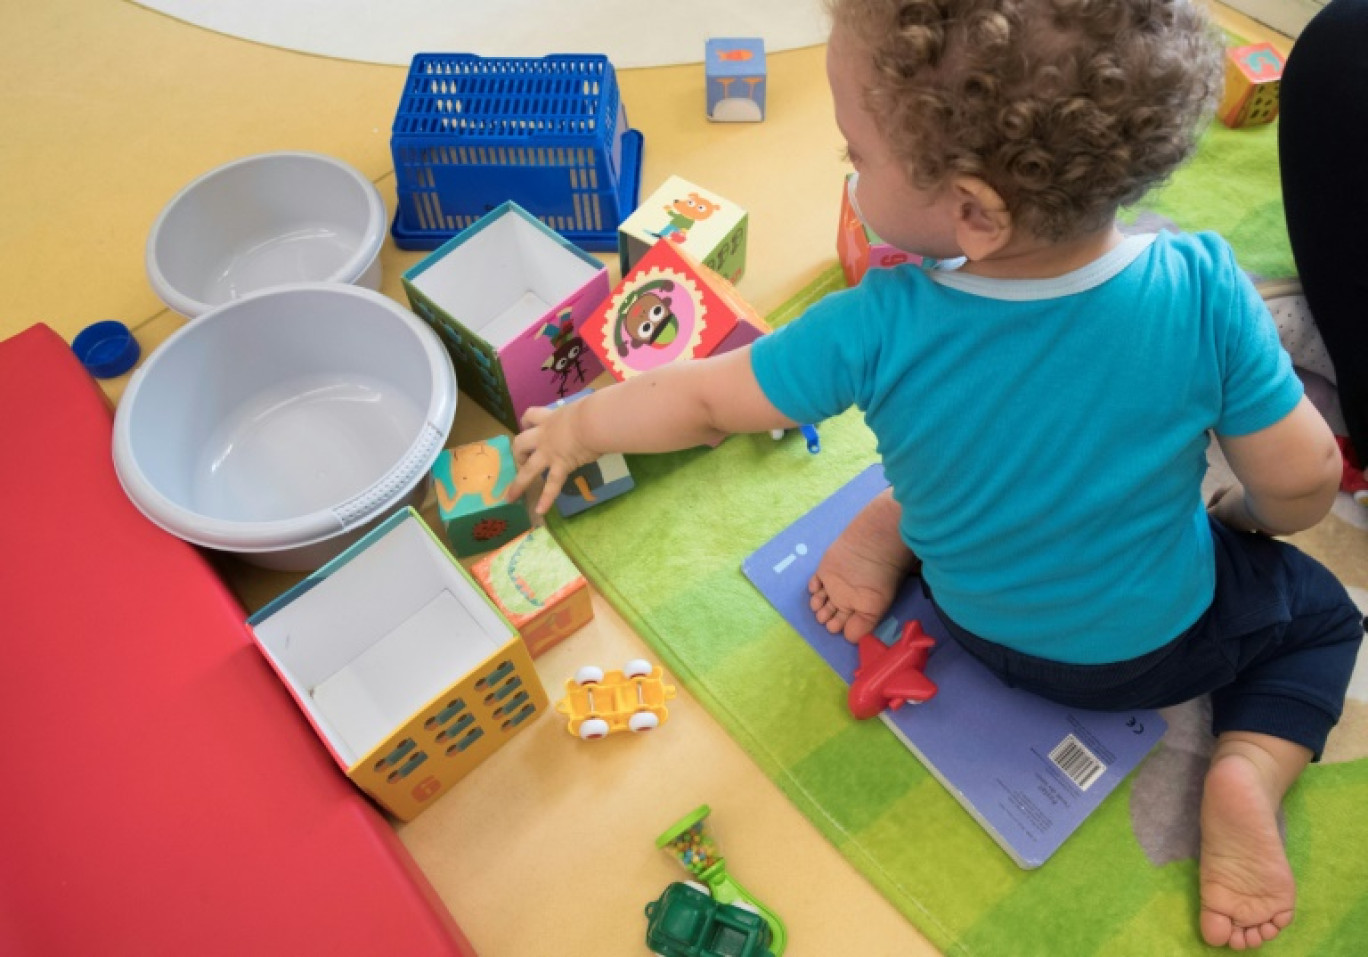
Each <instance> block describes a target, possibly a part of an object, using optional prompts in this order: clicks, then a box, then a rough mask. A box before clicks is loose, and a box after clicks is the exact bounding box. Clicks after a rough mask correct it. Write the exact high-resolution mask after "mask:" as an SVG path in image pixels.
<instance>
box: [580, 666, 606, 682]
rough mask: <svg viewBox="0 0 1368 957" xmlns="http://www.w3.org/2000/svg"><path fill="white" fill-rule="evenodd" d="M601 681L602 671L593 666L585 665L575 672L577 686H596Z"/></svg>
mask: <svg viewBox="0 0 1368 957" xmlns="http://www.w3.org/2000/svg"><path fill="white" fill-rule="evenodd" d="M602 680H603V669H602V668H595V667H594V666H593V665H585V666H584V667H583V668H581V669H580V670H579V671H576V672H575V684H577V685H596V684H598V683H599V682H600V681H602Z"/></svg>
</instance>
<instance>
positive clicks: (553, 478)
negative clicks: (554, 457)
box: [536, 466, 566, 515]
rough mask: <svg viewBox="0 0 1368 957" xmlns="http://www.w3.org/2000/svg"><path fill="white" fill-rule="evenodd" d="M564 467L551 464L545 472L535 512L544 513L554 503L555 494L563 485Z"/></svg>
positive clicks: (549, 509)
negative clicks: (544, 479) (549, 468)
mask: <svg viewBox="0 0 1368 957" xmlns="http://www.w3.org/2000/svg"><path fill="white" fill-rule="evenodd" d="M565 474H566V473H565V469H563V468H559V467H556V466H553V467H552V468H551V470H550V471H549V472H547V473H546V483H545V484H544V485H543V486H542V493H541V497H540V498H539V499H537V509H536V511H537V514H538V515H545V514H546V513H547V512H549V511H551V506H552V505H555V504H556V496H557V495H559V494H560V491H561V488H562V487H563V486H564V485H565Z"/></svg>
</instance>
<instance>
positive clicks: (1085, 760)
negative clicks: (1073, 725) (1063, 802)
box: [1050, 734, 1107, 791]
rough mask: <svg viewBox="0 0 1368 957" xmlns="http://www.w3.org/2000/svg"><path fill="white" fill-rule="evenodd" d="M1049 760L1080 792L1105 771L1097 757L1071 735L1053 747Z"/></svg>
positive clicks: (1086, 788) (1105, 767)
mask: <svg viewBox="0 0 1368 957" xmlns="http://www.w3.org/2000/svg"><path fill="white" fill-rule="evenodd" d="M1050 760H1051V761H1053V762H1054V763H1055V767H1057V768H1059V770H1061V771H1063V772H1064V773H1065V774H1067V775H1068V776H1069V780H1071V781H1073V783H1074V784H1076V785H1078V789H1079V790H1080V791H1086V790H1088V788H1090V787H1092V786H1093V784H1094V783H1096V781H1097V779H1098V778H1100V777H1101V776H1102V774H1103V772H1105V771H1106V770H1107V766H1106V765H1105V764H1103V763H1102V762H1101V761H1099V760H1097V755H1095V754H1093V753H1092V752H1091V751H1089V750H1088V749H1087V748H1085V747H1084V746H1083V742H1082V741H1079V740H1078V739H1077V738H1076V737H1074V736H1073V735H1072V734H1071V735H1069V736H1067V737H1066V738H1065V739H1064V740H1063V741H1061V742H1059V743H1058V744H1056V745H1055V746H1054V750H1052V751H1051V752H1050Z"/></svg>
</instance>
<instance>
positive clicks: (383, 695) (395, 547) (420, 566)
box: [247, 508, 547, 821]
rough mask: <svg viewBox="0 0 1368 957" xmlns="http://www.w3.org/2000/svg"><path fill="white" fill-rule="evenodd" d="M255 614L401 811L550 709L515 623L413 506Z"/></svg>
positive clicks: (350, 752) (281, 661)
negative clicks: (443, 544) (454, 556)
mask: <svg viewBox="0 0 1368 957" xmlns="http://www.w3.org/2000/svg"><path fill="white" fill-rule="evenodd" d="M247 623H248V625H249V626H250V627H251V629H252V632H253V634H254V635H255V637H256V642H257V645H258V647H259V648H260V649H261V652H262V654H264V655H265V656H266V659H267V660H268V661H269V662H270V664H271V666H272V667H273V668H274V669H275V671H276V673H277V674H278V675H279V676H280V679H281V680H282V681H284V682H285V685H286V687H287V688H289V690H290V694H291V695H293V696H294V699H295V701H296V702H298V704H299V706H300V708H301V709H303V711H304V713H305V715H306V716H307V717H308V719H309V722H310V723H311V724H312V725H313V726H314V730H316V731H317V732H318V735H319V737H321V738H322V739H323V743H324V744H325V745H326V746H327V748H328V750H329V751H330V752H331V753H332V755H333V757H334V758H335V759H336V760H337V763H338V764H339V765H340V766H341V768H342V769H343V771H345V772H346V774H347V777H349V778H350V779H351V780H352V781H353V782H354V783H355V784H356V785H357V786H358V787H360V788H361V789H362V790H363V791H365V792H366V793H367V794H369V795H370V796H371V797H372V798H374V799H375V801H376V802H377V803H378V804H380V805H381V806H382V807H384V808H385V809H386V810H388V811H389V812H390V813H391V814H393V815H394V816H395V817H397V818H399V819H400V820H401V821H409V820H412V819H413V818H415V817H417V816H418V814H419V813H421V812H422V811H423V810H424V809H425V808H426V807H427V806H428V805H429V804H431V803H432V800H433V799H434V798H436V797H437V796H438V795H440V794H442V793H443V792H444V791H446V790H447V789H448V788H450V787H451V786H452V785H453V784H455V783H456V782H457V781H459V780H460V779H461V778H463V777H465V775H467V774H469V773H470V772H471V771H472V770H473V769H474V768H475V767H476V765H478V764H479V763H480V762H481V761H483V760H484V759H485V758H487V757H489V755H491V754H492V753H494V752H495V751H497V750H498V749H499V748H500V747H502V746H503V745H504V744H505V743H507V741H508V740H509V739H510V738H511V737H512V736H513V735H515V734H517V733H518V732H519V731H521V730H522V729H523V728H525V727H527V724H528V722H529V720H530V719H531V718H533V717H535V716H537V715H539V714H541V713H542V712H543V711H545V710H546V704H547V700H546V692H545V690H544V689H543V688H542V685H541V682H540V680H538V678H537V673H536V671H535V670H534V669H533V667H532V659H531V657H530V656H529V655H528V653H527V647H526V646H525V645H524V644H523V642H522V641H521V640H520V639H519V637H518V632H517V630H516V629H515V628H514V627H513V625H512V624H511V623H510V622H509V621H508V619H507V618H505V617H504V616H503V615H502V614H501V613H500V612H499V610H498V609H497V608H496V607H495V606H494V605H493V604H492V603H491V602H490V601H489V599H488V598H487V597H486V595H485V594H484V592H483V591H482V590H481V588H480V586H479V585H478V584H476V582H475V580H474V579H472V578H471V577H470V575H469V573H468V572H466V571H465V570H464V569H463V568H461V566H460V565H458V564H457V563H456V561H455V559H453V558H452V557H451V555H450V553H448V552H447V550H446V549H445V548H444V547H443V546H442V543H441V542H440V541H439V540H438V538H437V536H435V535H434V534H433V533H432V531H431V530H430V529H429V528H428V527H427V525H426V524H425V523H424V522H423V520H422V519H421V518H419V516H418V513H417V512H415V511H414V510H413V509H411V508H409V509H405V510H404V511H401V512H397V513H395V514H394V515H393V516H392V517H391V518H389V519H388V520H386V521H385V522H384V523H382V524H381V525H379V526H377V527H376V528H375V529H374V530H373V531H372V532H370V533H369V534H368V535H366V536H365V537H364V538H362V539H361V540H359V541H358V542H357V543H356V544H355V545H353V546H352V547H351V548H349V549H347V551H345V552H343V553H342V554H341V555H339V556H338V557H337V558H336V559H334V560H333V561H331V562H329V563H328V564H327V565H325V566H324V567H323V568H321V569H319V570H318V571H317V572H315V573H314V574H312V575H310V576H309V577H308V578H306V579H304V580H303V581H302V582H300V583H299V584H298V585H296V586H295V587H294V588H292V589H290V590H289V591H287V592H286V593H285V594H283V595H281V596H280V597H279V598H277V599H276V600H275V601H273V602H271V603H270V604H269V605H267V606H266V607H264V608H262V609H261V611H259V612H257V613H256V614H255V615H253V616H252V617H251V618H249V619H248V622H247Z"/></svg>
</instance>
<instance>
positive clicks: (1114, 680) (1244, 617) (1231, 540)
mask: <svg viewBox="0 0 1368 957" xmlns="http://www.w3.org/2000/svg"><path fill="white" fill-rule="evenodd" d="M1211 524H1212V537H1213V538H1214V539H1215V552H1216V593H1215V597H1214V598H1213V599H1212V602H1211V606H1210V607H1209V608H1208V609H1207V610H1206V613H1205V614H1203V615H1202V617H1201V618H1199V619H1197V622H1196V623H1195V624H1194V625H1193V626H1192V627H1191V628H1189V629H1188V630H1187V631H1186V632H1184V633H1183V634H1181V635H1179V636H1178V637H1177V638H1175V639H1174V640H1173V641H1171V642H1169V643H1168V644H1167V645H1164V646H1163V647H1162V648H1157V649H1155V650H1154V651H1151V652H1149V653H1148V654H1145V655H1141V656H1140V657H1138V658H1131V659H1128V660H1126V661H1117V662H1109V663H1107V664H1096V665H1077V664H1066V663H1062V662H1058V661H1050V660H1048V659H1045V658H1037V657H1035V656H1033V655H1028V654H1024V653H1022V652H1019V651H1014V650H1012V649H1010V648H1006V647H1004V646H1002V645H998V644H995V643H993V642H991V641H988V640H986V639H984V638H980V637H978V636H977V635H974V634H971V633H970V632H967V631H965V630H964V629H963V628H960V627H959V626H958V625H956V624H955V623H954V622H953V621H951V620H950V619H949V618H948V617H947V616H946V615H945V613H944V611H942V610H941V609H940V608H939V607H937V609H936V610H937V612H938V613H939V614H940V616H941V620H942V621H943V622H944V623H945V626H946V629H947V630H948V631H949V632H950V634H951V635H952V636H953V637H954V638H955V639H956V640H957V641H958V642H959V643H960V644H961V645H962V646H963V647H964V649H965V650H966V651H968V652H969V653H970V654H972V655H973V656H974V657H975V658H977V659H978V660H979V661H981V662H983V663H984V664H985V665H987V666H988V668H989V669H991V670H992V671H993V672H994V673H995V674H997V675H998V677H1000V678H1001V679H1002V680H1003V681H1005V682H1006V683H1007V684H1008V685H1011V686H1012V687H1014V688H1022V689H1025V690H1027V691H1031V692H1034V693H1036V694H1039V695H1040V696H1042V697H1045V698H1049V699H1051V700H1053V701H1058V702H1060V703H1062V704H1066V705H1068V706H1070V707H1074V708H1083V709H1089V710H1095V711H1129V710H1131V709H1133V708H1162V707H1166V706H1168V705H1173V704H1178V703H1179V702H1182V701H1187V700H1189V699H1191V698H1196V697H1198V696H1200V695H1203V694H1208V693H1209V694H1210V695H1211V703H1212V733H1213V734H1221V733H1222V732H1225V731H1255V732H1261V733H1263V734H1270V735H1273V736H1275V737H1278V738H1282V739H1284V740H1287V741H1293V742H1296V743H1297V744H1301V745H1304V746H1305V747H1307V748H1310V749H1311V751H1312V752H1313V753H1314V754H1315V756H1316V757H1317V758H1319V757H1320V753H1321V750H1322V749H1323V748H1324V747H1325V738H1326V736H1327V735H1328V734H1329V733H1330V729H1331V728H1333V727H1334V726H1335V722H1337V721H1338V720H1339V717H1340V712H1341V710H1342V709H1343V707H1344V695H1345V690H1346V689H1347V687H1348V685H1349V678H1350V675H1351V674H1352V673H1353V670H1354V659H1355V657H1356V656H1357V655H1358V649H1359V644H1360V643H1361V642H1362V641H1363V628H1364V621H1363V616H1362V614H1361V613H1360V612H1359V610H1358V608H1357V607H1356V606H1355V605H1354V602H1353V600H1352V599H1351V598H1350V597H1349V595H1348V594H1347V593H1346V592H1345V590H1344V586H1343V585H1341V584H1340V583H1339V582H1338V581H1337V580H1336V579H1335V577H1334V576H1333V575H1332V574H1330V572H1329V570H1328V569H1326V568H1325V566H1323V565H1321V564H1320V563H1319V562H1317V561H1316V560H1315V559H1313V558H1311V557H1310V556H1308V555H1305V554H1303V553H1302V552H1301V551H1299V550H1298V549H1296V548H1294V547H1293V546H1291V545H1288V544H1287V543H1285V542H1280V541H1277V540H1276V539H1271V538H1268V537H1266V536H1263V535H1257V534H1253V533H1248V532H1236V531H1233V530H1231V529H1229V528H1227V527H1226V526H1225V525H1222V524H1221V523H1220V522H1216V521H1213V522H1212V523H1211Z"/></svg>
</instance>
